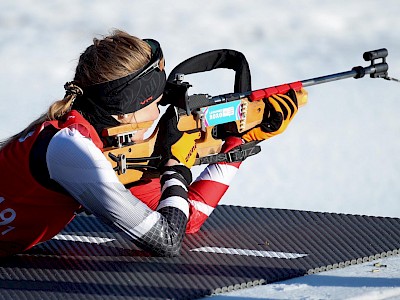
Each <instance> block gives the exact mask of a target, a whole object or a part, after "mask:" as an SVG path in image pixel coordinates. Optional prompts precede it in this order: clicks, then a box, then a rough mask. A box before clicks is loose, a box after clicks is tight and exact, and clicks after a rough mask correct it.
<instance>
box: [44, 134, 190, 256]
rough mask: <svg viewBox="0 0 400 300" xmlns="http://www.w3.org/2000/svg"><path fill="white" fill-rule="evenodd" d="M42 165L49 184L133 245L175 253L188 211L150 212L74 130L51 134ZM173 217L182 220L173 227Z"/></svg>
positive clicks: (92, 146)
mask: <svg viewBox="0 0 400 300" xmlns="http://www.w3.org/2000/svg"><path fill="white" fill-rule="evenodd" d="M46 162H47V167H48V170H49V174H50V178H51V179H53V180H55V181H57V182H58V183H59V184H60V185H61V186H63V187H64V188H65V189H66V191H67V192H68V193H69V194H70V195H71V196H72V197H73V198H74V199H75V200H76V201H78V202H79V203H80V204H82V206H83V207H84V208H85V209H86V210H88V211H89V212H91V213H92V214H93V215H95V216H96V217H98V218H100V219H101V220H102V221H103V222H105V223H106V224H109V225H111V226H113V227H115V228H118V229H119V230H122V231H123V232H124V233H126V234H127V235H128V238H129V239H130V240H132V241H133V242H134V243H135V244H138V245H139V246H140V247H142V248H145V249H147V250H149V251H151V252H154V253H158V254H160V255H163V256H164V255H169V256H171V255H176V254H177V253H178V252H179V249H180V243H181V241H182V237H183V234H184V230H185V228H186V220H187V212H186V210H188V208H186V207H183V208H182V207H179V206H178V207H176V205H167V206H168V207H167V208H166V209H163V208H160V209H158V211H153V210H151V209H150V208H149V207H148V206H147V205H145V204H144V203H143V202H141V201H140V200H139V199H137V198H136V197H135V196H133V195H132V193H131V192H130V191H129V190H128V189H126V188H125V186H124V185H123V184H122V183H121V182H120V181H119V179H118V176H117V175H116V173H115V171H114V170H113V168H112V165H111V163H110V162H109V161H108V160H107V159H106V157H105V156H104V154H103V153H102V152H101V150H100V149H99V148H97V147H96V146H95V144H94V143H93V142H92V141H91V140H90V139H89V138H87V137H85V136H83V135H82V134H81V133H80V132H79V131H78V130H77V129H75V128H64V129H62V130H60V131H59V132H58V133H56V134H55V135H54V137H53V138H52V139H51V141H50V143H49V145H48V148H47V154H46ZM177 216H179V218H180V219H182V220H183V221H182V222H181V223H180V224H173V223H171V222H174V220H176V219H177ZM177 232H178V233H179V234H178V235H177V234H176V233H177ZM155 237H158V238H157V239H156V238H155ZM160 237H162V238H160ZM171 243H172V244H173V247H171Z"/></svg>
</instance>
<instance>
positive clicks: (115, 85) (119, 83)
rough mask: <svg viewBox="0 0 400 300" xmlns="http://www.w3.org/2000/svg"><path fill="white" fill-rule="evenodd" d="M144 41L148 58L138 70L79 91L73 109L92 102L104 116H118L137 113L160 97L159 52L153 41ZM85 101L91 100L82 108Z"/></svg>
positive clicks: (162, 79) (162, 82)
mask: <svg viewBox="0 0 400 300" xmlns="http://www.w3.org/2000/svg"><path fill="white" fill-rule="evenodd" d="M144 41H145V42H147V43H148V44H149V45H150V46H151V59H150V61H149V62H148V63H147V64H146V65H145V66H144V67H143V68H142V69H140V70H138V71H136V72H134V73H131V74H129V75H127V76H125V77H122V78H118V79H116V80H111V81H107V82H103V83H98V84H94V85H91V86H88V87H86V88H83V95H82V96H79V97H77V99H76V101H75V103H74V109H78V110H79V109H80V110H85V109H84V108H85V107H87V106H93V104H94V103H95V105H96V106H98V107H100V108H101V109H102V110H103V111H104V112H107V114H108V115H121V114H128V113H132V112H135V111H138V110H139V109H142V108H144V107H146V106H147V105H149V104H150V103H152V102H153V101H154V100H156V99H157V98H158V97H160V96H161V95H162V93H163V91H164V87H165V83H166V75H165V71H164V58H163V53H162V50H161V47H160V44H159V43H158V42H157V41H155V40H152V39H145V40H144ZM85 98H86V99H85ZM87 99H91V102H92V103H91V105H85V104H88V103H85V101H87ZM86 113H90V111H86Z"/></svg>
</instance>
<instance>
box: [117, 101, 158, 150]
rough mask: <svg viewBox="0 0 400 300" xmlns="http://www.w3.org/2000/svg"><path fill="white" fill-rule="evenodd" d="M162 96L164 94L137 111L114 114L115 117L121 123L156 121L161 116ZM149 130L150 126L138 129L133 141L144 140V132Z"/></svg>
mask: <svg viewBox="0 0 400 300" xmlns="http://www.w3.org/2000/svg"><path fill="white" fill-rule="evenodd" d="M161 97H162V95H161V96H160V97H158V98H157V99H156V100H155V101H153V102H152V103H150V104H149V105H147V106H146V107H144V108H142V109H140V110H138V111H136V112H133V113H130V114H126V115H124V116H116V115H113V117H114V118H115V119H117V120H118V122H120V123H121V124H138V123H143V122H148V121H155V120H157V119H158V117H159V116H160V109H159V108H158V102H160V100H161ZM147 130H148V128H146V129H140V130H138V131H137V132H136V133H135V135H134V136H133V137H132V141H133V142H141V141H143V140H144V134H145V133H146V131H147Z"/></svg>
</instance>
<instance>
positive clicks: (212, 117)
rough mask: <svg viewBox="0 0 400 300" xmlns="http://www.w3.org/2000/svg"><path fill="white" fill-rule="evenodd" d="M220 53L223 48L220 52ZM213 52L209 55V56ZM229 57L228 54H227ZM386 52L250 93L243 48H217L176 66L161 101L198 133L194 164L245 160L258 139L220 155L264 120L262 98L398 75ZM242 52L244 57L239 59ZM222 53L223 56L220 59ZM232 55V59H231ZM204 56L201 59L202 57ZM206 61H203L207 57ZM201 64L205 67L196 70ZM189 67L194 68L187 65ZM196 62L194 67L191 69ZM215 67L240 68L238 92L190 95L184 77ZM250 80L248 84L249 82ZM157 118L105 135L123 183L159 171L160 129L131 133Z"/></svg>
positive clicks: (182, 126)
mask: <svg viewBox="0 0 400 300" xmlns="http://www.w3.org/2000/svg"><path fill="white" fill-rule="evenodd" d="M220 51H225V52H223V55H222V56H221V52H220ZM210 55H211V56H210ZM224 55H225V56H224ZM387 55H388V51H387V50H386V49H379V50H374V51H368V52H365V53H364V55H363V58H364V60H365V61H369V62H370V65H369V66H367V67H361V66H357V67H353V68H352V69H351V70H349V71H346V72H341V73H335V74H331V75H326V76H321V77H316V78H311V79H306V80H301V81H296V82H291V83H287V84H282V85H278V86H273V87H268V88H265V89H258V90H254V91H251V89H250V88H249V89H248V90H247V91H243V92H242V91H241V90H245V89H246V87H249V86H250V84H249V82H250V73H249V69H248V64H247V61H246V60H245V58H244V56H242V54H241V53H240V52H236V51H234V50H215V51H210V52H206V53H203V54H200V55H198V56H195V57H193V58H191V59H188V60H186V61H185V62H183V63H181V64H180V65H178V66H177V67H176V68H175V69H174V70H173V71H172V72H171V74H170V75H169V77H168V80H167V85H166V89H165V92H164V96H163V100H162V101H161V104H162V105H166V104H171V105H174V106H176V107H177V108H178V112H179V122H178V129H179V130H180V131H183V132H188V133H195V132H197V133H198V134H199V138H198V139H197V140H196V146H197V151H198V156H197V159H196V162H195V165H201V164H210V163H216V162H220V161H226V162H233V161H241V160H243V159H244V158H246V157H247V156H250V155H253V154H256V153H258V152H259V151H260V150H261V148H260V146H258V145H257V143H258V142H249V143H245V144H244V145H241V146H239V147H236V148H234V149H233V150H232V151H230V152H228V153H226V154H225V153H220V150H221V147H222V144H223V140H224V137H226V136H228V135H240V134H241V133H243V132H245V131H247V130H250V129H251V128H253V127H255V126H257V125H258V124H260V123H261V121H262V119H263V112H264V107H265V104H264V101H262V100H263V99H264V98H267V97H269V96H271V95H274V94H284V93H287V92H288V91H289V90H290V89H293V90H294V91H295V92H296V94H297V97H298V102H299V106H302V105H304V104H306V102H307V92H306V91H305V90H304V89H303V88H305V87H309V86H313V85H317V84H322V83H326V82H331V81H336V80H341V79H346V78H356V79H358V78H363V77H364V76H365V75H367V74H369V75H370V77H371V78H384V79H387V80H395V81H398V79H395V78H390V77H389V76H388V72H387V71H388V68H389V67H388V64H387V63H386V57H387ZM238 56H239V57H240V60H239V63H238ZM210 57H214V58H215V57H216V59H215V60H214V61H213V64H212V65H209V64H208V61H209V60H210ZM221 57H225V58H224V59H221ZM232 57H233V58H234V59H233V60H232ZM199 59H200V60H199ZM205 59H207V63H206V64H204V60H205ZM198 65H201V66H202V69H201V70H199V69H196V68H198V67H197V66H198ZM188 66H190V68H189V67H188ZM193 66H196V67H194V68H193ZM215 68H229V69H234V70H235V71H236V77H235V90H236V91H237V90H239V92H236V91H235V92H234V93H228V94H223V95H218V96H210V95H208V94H195V95H190V96H189V95H188V89H189V88H190V87H191V85H190V84H189V83H188V82H185V81H184V75H185V74H190V73H197V72H200V71H209V70H212V69H215ZM246 81H247V83H246ZM152 123H153V122H145V123H140V124H125V125H120V126H117V127H112V128H108V129H106V130H105V132H104V135H105V136H107V137H112V138H113V139H114V141H115V143H114V145H113V146H111V147H108V148H105V149H104V150H103V153H104V155H105V156H106V157H107V159H108V160H109V161H110V162H111V164H112V166H113V168H114V170H115V171H116V172H117V174H118V177H119V179H120V181H121V182H122V183H123V184H129V183H133V182H135V181H137V180H139V179H140V178H141V177H142V175H143V173H144V172H147V171H150V172H151V171H155V170H156V168H155V167H152V166H151V165H153V164H150V165H149V162H150V161H154V160H160V159H161V158H160V157H152V156H151V155H152V153H153V148H154V144H155V141H156V137H157V133H158V127H156V128H155V130H154V131H153V133H152V134H151V136H150V137H149V138H147V139H145V140H144V141H143V142H141V143H132V141H131V137H132V136H133V135H134V134H135V132H136V131H137V130H140V129H145V128H150V127H151V126H152Z"/></svg>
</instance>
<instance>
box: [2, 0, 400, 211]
mask: <svg viewBox="0 0 400 300" xmlns="http://www.w3.org/2000/svg"><path fill="white" fill-rule="evenodd" d="M303 2H304V3H301V2H300V1H290V0H288V1H278V2H277V1H272V0H252V1H241V0H229V1H227V0H225V1H210V0H202V1H197V0H196V1H183V0H178V1H162V2H161V1H154V0H147V1H132V0H115V1H112V2H111V1H105V0H100V1H99V0H98V1H90V0H70V1H61V0H42V1H40V2H38V1H29V0H13V1H10V0H6V1H2V2H1V3H0V86H1V88H0V99H1V100H0V139H4V138H6V137H8V136H10V135H12V134H14V133H16V132H18V131H20V130H22V129H23V128H25V127H26V126H27V125H28V124H29V123H30V122H31V121H32V120H33V119H35V118H37V117H38V116H39V115H40V114H41V113H43V112H45V111H46V110H47V107H48V106H49V105H50V104H51V103H52V102H53V101H55V100H57V99H61V98H62V97H63V95H64V89H63V85H64V83H65V82H66V81H70V80H72V78H73V75H74V69H75V67H76V64H77V60H78V58H79V55H80V54H81V53H82V52H83V51H84V50H85V48H86V47H88V46H89V45H90V44H91V43H92V39H93V37H98V38H99V37H101V36H102V35H107V34H108V33H110V31H111V30H112V29H114V28H118V29H122V30H125V31H127V32H129V33H130V34H133V35H136V36H138V37H140V38H154V39H157V40H158V41H159V42H160V43H161V45H162V47H163V51H164V55H165V57H166V69H167V73H168V72H169V71H171V70H172V69H173V68H174V67H175V66H176V65H177V64H178V63H180V62H181V61H183V60H185V59H187V58H189V57H191V56H193V55H196V54H199V53H201V52H204V51H209V50H214V49H220V48H229V49H235V50H238V51H240V52H242V53H243V54H244V55H245V56H246V58H247V60H248V61H249V64H250V69H251V72H252V79H253V80H252V86H253V89H259V88H264V87H268V86H272V85H278V84H282V83H286V82H292V81H297V80H304V79H308V78H313V77H317V76H322V75H328V74H332V73H337V72H342V71H348V70H350V69H351V68H352V67H354V66H358V65H362V66H367V65H369V63H367V62H364V60H363V59H362V54H363V53H364V52H365V51H369V50H374V49H379V48H387V49H388V50H389V56H388V59H387V61H388V63H389V75H390V76H393V77H396V78H399V77H400V31H399V30H398V29H399V28H400V18H399V15H400V5H399V3H398V1H397V0H386V1H373V0H364V1H356V0H337V1H320V0H319V1H317V0H309V1H303ZM186 79H188V80H189V81H190V83H191V84H192V85H193V88H191V89H190V90H189V92H190V93H208V94H211V95H218V94H222V93H226V92H231V91H232V90H233V80H234V73H233V71H229V70H218V71H212V72H208V73H203V74H200V75H196V76H188V77H187V78H186ZM399 91H400V85H399V83H396V82H393V81H386V80H383V79H371V78H369V77H365V78H363V79H359V80H354V79H346V80H341V81H336V82H332V83H326V84H323V85H317V86H314V87H310V88H309V89H308V92H309V102H308V104H307V105H306V106H305V107H303V108H301V109H300V110H299V112H298V114H297V116H296V118H295V119H294V121H293V122H292V123H291V125H290V126H289V127H288V129H287V131H286V132H285V133H283V134H282V135H280V136H277V137H275V138H273V139H271V140H268V141H265V142H263V143H262V144H261V145H262V152H261V153H260V154H258V155H257V156H254V157H251V158H249V159H248V160H246V161H245V162H244V163H243V164H242V167H241V169H240V172H239V174H238V176H237V177H236V178H235V179H234V181H233V182H232V186H231V188H230V189H229V190H228V192H227V193H226V195H225V197H224V198H223V200H222V202H221V203H223V204H232V205H242V206H256V207H271V208H284V209H300V210H311V211H322V212H324V211H326V212H337V213H351V214H366V215H374V216H386V217H400V204H399V200H400V184H399V180H400V155H399V154H400V140H399V136H400V135H399V133H400V119H399V109H398V103H399V101H400V99H399ZM200 171H201V169H200V168H199V167H196V168H195V169H194V173H195V174H198V173H199V172H200Z"/></svg>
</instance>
